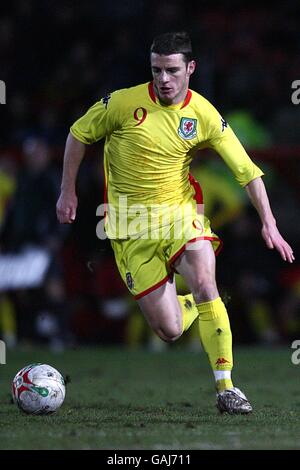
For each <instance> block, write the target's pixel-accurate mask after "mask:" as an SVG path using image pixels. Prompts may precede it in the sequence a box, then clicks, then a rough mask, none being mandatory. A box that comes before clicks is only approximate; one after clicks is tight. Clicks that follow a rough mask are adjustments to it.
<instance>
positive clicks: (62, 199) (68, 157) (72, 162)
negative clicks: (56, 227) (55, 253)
mask: <svg viewBox="0 0 300 470" xmlns="http://www.w3.org/2000/svg"><path fill="white" fill-rule="evenodd" d="M118 95H119V92H115V93H112V95H107V96H106V97H104V98H103V99H102V100H101V101H98V102H97V103H96V104H94V106H92V107H91V108H90V109H89V110H88V111H87V112H86V114H85V115H84V116H82V117H81V118H80V119H78V120H77V121H76V122H75V123H74V124H73V125H72V127H71V129H70V133H69V135H68V138H67V142H66V147H65V154H64V165H63V175H62V183H61V193H60V196H59V199H58V201H57V205H56V213H57V218H58V220H59V222H60V223H63V224H71V223H72V222H73V221H74V220H75V217H76V210H77V196H76V179H77V174H78V170H79V167H80V164H81V162H82V160H83V157H84V154H85V149H86V145H90V144H93V143H94V142H97V141H99V140H101V139H102V138H103V137H106V136H107V135H109V134H111V133H112V132H113V131H114V130H116V129H118V128H119V127H120V126H121V117H120V106H119V105H118Z"/></svg>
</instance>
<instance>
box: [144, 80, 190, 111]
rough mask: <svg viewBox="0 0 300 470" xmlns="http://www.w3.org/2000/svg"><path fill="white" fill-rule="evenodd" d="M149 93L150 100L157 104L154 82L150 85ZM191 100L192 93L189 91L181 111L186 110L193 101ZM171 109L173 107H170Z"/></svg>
mask: <svg viewBox="0 0 300 470" xmlns="http://www.w3.org/2000/svg"><path fill="white" fill-rule="evenodd" d="M148 91H149V95H150V98H151V100H152V101H153V102H154V103H156V104H157V98H156V94H155V91H154V85H153V82H150V83H149V84H148ZM191 98H192V92H191V90H190V89H188V92H187V94H186V97H185V99H184V101H183V103H182V105H181V106H180V109H183V108H185V107H186V106H187V105H188V104H189V102H190V101H191ZM170 107H171V106H170Z"/></svg>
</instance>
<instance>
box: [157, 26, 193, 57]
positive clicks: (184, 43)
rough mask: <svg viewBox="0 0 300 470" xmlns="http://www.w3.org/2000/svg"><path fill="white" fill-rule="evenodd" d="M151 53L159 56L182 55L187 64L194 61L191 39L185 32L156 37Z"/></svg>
mask: <svg viewBox="0 0 300 470" xmlns="http://www.w3.org/2000/svg"><path fill="white" fill-rule="evenodd" d="M150 51H151V53H152V52H154V53H155V54H159V55H171V54H182V55H183V56H184V61H185V62H186V63H188V62H190V61H191V60H192V59H193V51H192V43H191V39H190V37H189V35H188V33H186V32H185V31H180V32H175V33H164V34H160V35H159V36H156V37H155V38H154V39H153V43H152V45H151V49H150Z"/></svg>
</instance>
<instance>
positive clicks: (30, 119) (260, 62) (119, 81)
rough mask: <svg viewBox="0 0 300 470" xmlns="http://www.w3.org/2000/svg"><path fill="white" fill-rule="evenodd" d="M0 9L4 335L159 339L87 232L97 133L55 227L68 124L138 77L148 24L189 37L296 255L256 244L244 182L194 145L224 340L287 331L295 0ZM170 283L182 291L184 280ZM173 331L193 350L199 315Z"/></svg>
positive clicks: (298, 16) (293, 292)
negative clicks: (67, 219)
mask: <svg viewBox="0 0 300 470" xmlns="http://www.w3.org/2000/svg"><path fill="white" fill-rule="evenodd" d="M222 3H223V2H222ZM0 15H1V16H0V80H3V81H4V82H5V83H6V104H5V105H0V118H1V126H0V337H1V338H2V339H3V340H4V341H5V342H6V344H7V346H8V347H10V348H14V347H16V346H18V345H28V346H31V345H33V344H37V343H39V344H45V345H48V346H49V347H50V348H51V349H52V350H53V351H62V350H64V349H65V348H69V347H77V346H80V345H92V344H120V345H126V346H128V347H131V348H134V347H140V346H142V347H144V346H145V347H149V348H152V349H154V350H160V349H161V348H162V347H163V344H164V343H162V342H161V341H160V340H158V339H156V338H154V336H153V335H152V334H151V333H150V330H149V328H148V326H147V325H146V323H145V321H144V319H143V317H142V315H141V313H140V312H139V309H138V307H137V305H136V304H135V302H134V300H133V299H132V298H131V296H130V295H129V294H128V292H127V289H126V287H125V286H124V285H123V283H122V281H121V278H120V276H119V273H118V271H117V268H116V266H115V262H114V257H113V252H112V250H111V248H110V243H109V241H107V240H105V241H101V240H99V239H98V238H97V237H96V225H97V223H98V222H99V217H96V208H97V206H98V205H99V204H101V203H102V202H103V169H102V154H103V143H100V144H96V145H94V146H92V147H91V148H89V149H88V152H87V155H86V158H85V160H84V162H83V164H82V167H81V169H80V174H79V178H78V197H79V208H78V215H77V219H76V221H75V223H74V224H73V225H72V226H60V225H59V224H58V222H57V220H56V214H55V206H56V201H57V198H58V195H59V187H60V180H61V172H62V160H63V151H64V144H65V139H66V136H67V134H68V131H69V127H70V126H71V125H72V123H73V122H74V121H75V120H76V119H77V118H78V117H80V116H81V115H82V114H83V113H84V112H85V111H86V110H87V108H88V107H89V106H91V105H92V104H93V103H94V102H95V101H98V100H99V99H101V97H102V96H103V95H104V94H106V93H107V92H109V91H113V90H115V89H119V88H124V87H129V86H133V85H136V84H138V83H143V82H147V81H149V80H150V79H151V74H150V67H149V48H150V45H151V42H152V38H153V36H154V35H156V34H159V33H162V32H167V31H175V30H186V31H188V32H189V33H190V35H191V38H192V42H193V47H194V55H195V58H196V60H197V64H198V65H197V69H196V73H195V74H194V76H193V77H192V81H191V88H192V89H195V90H196V91H198V92H199V93H200V94H202V95H204V96H205V97H206V98H208V99H209V100H210V101H212V103H213V104H214V105H215V106H216V107H217V109H218V110H219V111H220V113H221V114H222V115H223V116H224V117H225V118H226V119H227V120H228V121H229V124H230V125H231V126H232V128H233V129H234V130H235V132H236V134H237V135H238V137H239V138H240V140H241V142H242V143H243V144H244V146H245V147H246V149H247V151H248V153H249V154H250V155H251V157H252V158H253V160H254V161H255V162H256V163H257V164H258V165H259V166H260V167H261V168H262V169H263V170H264V171H265V174H266V176H265V184H266V186H267V190H268V193H269V196H270V200H271V204H272V208H273V212H274V214H275V216H276V219H277V223H278V226H279V228H280V230H281V233H282V235H283V236H284V237H285V238H286V239H287V240H288V242H289V243H290V244H291V245H292V246H293V248H294V253H295V256H296V261H295V263H294V264H293V265H287V264H285V263H284V262H283V261H282V260H281V258H280V256H279V254H278V253H277V252H273V251H270V250H268V249H267V248H266V246H265V245H264V242H263V240H262V238H261V235H260V228H261V227H260V222H259V219H258V216H257V215H256V212H255V210H254V209H253V208H252V206H251V205H250V204H249V201H248V199H247V197H246V194H245V192H244V190H242V189H240V188H239V187H238V185H237V183H236V182H235V180H234V179H233V177H232V175H231V174H230V172H229V170H228V169H227V168H226V167H225V165H224V163H223V162H222V161H221V159H220V158H219V157H218V156H217V155H216V154H214V153H211V152H208V151H201V152H199V154H198V156H197V158H196V159H195V161H194V163H193V168H192V173H193V174H194V176H195V177H196V178H197V179H198V180H199V181H200V183H201V185H202V187H203V191H204V200H205V205H206V213H207V214H208V216H209V217H210V219H211V225H212V227H213V229H214V231H215V232H216V233H218V235H219V236H220V237H221V238H222V240H223V242H224V248H223V250H222V252H221V254H220V255H219V257H218V261H217V280H218V285H219V288H220V291H221V294H222V296H223V299H224V301H225V302H226V304H227V307H228V310H229V314H230V318H231V325H232V330H233V334H234V340H235V344H263V345H264V344H266V345H274V346H276V345H280V344H284V343H290V342H291V341H292V340H294V339H296V338H299V335H300V264H299V257H300V250H299V245H300V225H299V220H300V204H299V196H300V184H299V183H300V181H299V174H300V104H299V105H296V104H293V103H292V99H291V95H292V93H293V90H292V82H293V81H294V80H300V60H299V59H300V55H299V52H300V28H299V24H300V7H299V2H297V1H289V0H288V1H286V2H282V4H281V5H279V6H274V4H273V5H272V8H271V7H270V8H269V7H267V6H264V5H260V6H258V5H255V2H254V3H253V2H251V5H249V6H245V5H243V6H241V2H234V1H229V0H228V1H227V2H225V3H223V5H221V6H218V2H213V5H212V4H211V2H208V1H203V2H200V1H193V0H190V1H189V2H185V1H178V2H173V1H163V2H162V1H161V0H160V1H158V0H152V1H151V2H150V1H146V0H144V1H143V0H135V1H134V0H115V1H113V2H104V1H99V0H98V1H96V0H87V1H86V2H74V1H67V0H60V1H52V0H11V2H9V3H8V4H7V5H5V6H4V5H1V12H0ZM177 284H178V290H179V291H180V292H181V293H184V292H186V287H185V285H184V283H183V282H182V279H181V278H178V279H177ZM180 344H182V346H184V347H186V348H191V349H197V348H199V347H200V345H199V340H198V332H197V331H196V328H192V329H191V331H190V332H189V335H186V336H185V337H184V338H182V339H181V340H180ZM165 347H167V346H165Z"/></svg>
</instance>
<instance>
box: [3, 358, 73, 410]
mask: <svg viewBox="0 0 300 470" xmlns="http://www.w3.org/2000/svg"><path fill="white" fill-rule="evenodd" d="M65 395H66V387H65V382H64V379H63V376H62V375H61V374H60V373H59V372H58V371H57V370H56V369H54V368H53V367H51V366H49V365H47V364H30V365H28V366H26V367H23V369H21V370H20V371H19V372H18V373H17V375H16V376H15V378H14V380H13V383H12V396H13V400H14V402H15V403H16V404H17V405H18V407H19V408H20V409H21V410H22V411H24V412H25V413H28V414H34V415H44V414H50V413H54V412H55V411H57V410H58V408H59V407H60V406H61V405H62V404H63V402H64V399H65Z"/></svg>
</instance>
